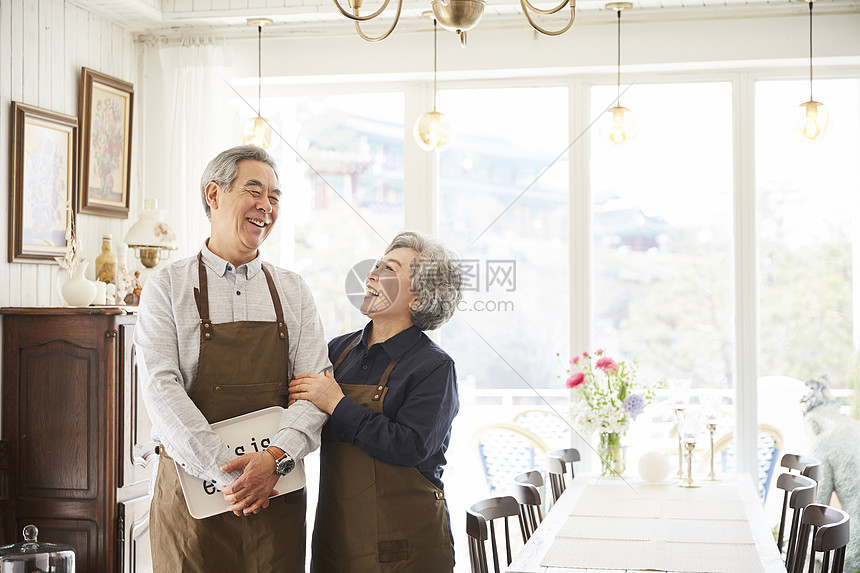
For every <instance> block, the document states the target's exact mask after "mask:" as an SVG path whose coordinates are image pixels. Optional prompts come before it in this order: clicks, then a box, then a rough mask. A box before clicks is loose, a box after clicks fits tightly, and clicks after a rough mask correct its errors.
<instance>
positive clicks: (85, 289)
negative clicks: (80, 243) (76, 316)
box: [62, 262, 96, 306]
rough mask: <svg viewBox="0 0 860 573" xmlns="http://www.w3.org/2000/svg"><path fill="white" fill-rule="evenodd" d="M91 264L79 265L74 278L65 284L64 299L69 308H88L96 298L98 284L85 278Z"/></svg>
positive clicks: (74, 272) (73, 274)
mask: <svg viewBox="0 0 860 573" xmlns="http://www.w3.org/2000/svg"><path fill="white" fill-rule="evenodd" d="M88 265H89V263H87V262H84V263H78V264H77V266H75V270H74V271H73V272H72V278H71V279H69V280H67V281H66V282H65V284H63V290H62V294H63V299H65V301H66V302H67V303H68V304H69V306H88V305H89V304H90V303H92V302H93V300H95V298H96V283H94V282H92V281H90V280H87V279H86V278H84V272H86V270H87V266H88Z"/></svg>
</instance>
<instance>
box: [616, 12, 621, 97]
mask: <svg viewBox="0 0 860 573" xmlns="http://www.w3.org/2000/svg"><path fill="white" fill-rule="evenodd" d="M617 69H618V81H617V83H616V84H615V85H616V86H617V88H618V90H617V92H616V96H615V105H617V106H618V107H621V10H618V66H617Z"/></svg>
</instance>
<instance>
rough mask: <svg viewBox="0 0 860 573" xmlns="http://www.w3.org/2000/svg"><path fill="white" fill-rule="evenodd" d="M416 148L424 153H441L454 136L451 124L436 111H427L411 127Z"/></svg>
mask: <svg viewBox="0 0 860 573" xmlns="http://www.w3.org/2000/svg"><path fill="white" fill-rule="evenodd" d="M412 133H413V134H414V135H415V141H416V142H417V143H418V146H419V147H420V148H421V149H423V150H425V151H442V150H443V149H445V148H446V147H448V145H449V144H450V143H451V139H452V138H453V136H454V133H453V130H452V129H451V122H450V121H448V118H447V117H445V115H444V114H441V113H439V112H438V111H428V112H427V113H425V114H424V115H422V116H421V117H419V118H418V120H417V121H416V122H415V125H414V126H412Z"/></svg>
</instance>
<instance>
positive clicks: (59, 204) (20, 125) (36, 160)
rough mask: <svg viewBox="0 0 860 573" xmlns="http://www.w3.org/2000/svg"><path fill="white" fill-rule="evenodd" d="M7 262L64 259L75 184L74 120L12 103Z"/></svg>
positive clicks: (76, 166) (76, 162)
mask: <svg viewBox="0 0 860 573" xmlns="http://www.w3.org/2000/svg"><path fill="white" fill-rule="evenodd" d="M11 147H12V164H11V169H10V170H9V171H10V173H11V192H10V193H9V262H10V263H27V262H35V263H54V257H61V256H63V255H65V254H66V247H67V244H66V231H67V230H68V229H70V228H71V224H72V217H74V216H75V215H74V205H75V193H76V191H77V182H78V118H76V117H73V116H70V115H65V114H62V113H57V112H54V111H48V110H45V109H39V108H37V107H33V106H30V105H25V104H22V103H18V102H15V101H13V102H12V146H11Z"/></svg>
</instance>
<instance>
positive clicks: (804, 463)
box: [779, 454, 821, 483]
mask: <svg viewBox="0 0 860 573" xmlns="http://www.w3.org/2000/svg"><path fill="white" fill-rule="evenodd" d="M779 465H780V466H782V467H784V468H788V471H789V472H791V470H795V471H797V473H799V474H800V475H802V476H806V477H810V478H812V479H814V480H815V481H816V483H817V482H818V480H820V479H821V460H819V459H818V458H813V457H812V456H802V455H798V454H785V455H783V456H782V459H781V460H780V461H779Z"/></svg>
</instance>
